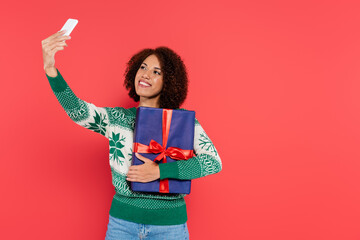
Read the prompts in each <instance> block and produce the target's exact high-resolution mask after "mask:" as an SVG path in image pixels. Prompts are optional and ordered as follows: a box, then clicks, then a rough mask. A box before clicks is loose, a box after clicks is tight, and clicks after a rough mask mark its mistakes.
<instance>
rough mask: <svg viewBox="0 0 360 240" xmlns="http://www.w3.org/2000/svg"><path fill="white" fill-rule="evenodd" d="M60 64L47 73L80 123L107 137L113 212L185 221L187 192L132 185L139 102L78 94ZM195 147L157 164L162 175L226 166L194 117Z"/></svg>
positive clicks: (134, 218) (151, 220)
mask: <svg viewBox="0 0 360 240" xmlns="http://www.w3.org/2000/svg"><path fill="white" fill-rule="evenodd" d="M56 70H57V74H58V75H57V76H56V77H50V76H48V75H47V74H45V75H46V77H47V79H48V81H49V83H50V86H51V89H52V90H53V92H54V94H55V96H56V98H57V100H58V101H59V103H60V104H61V106H62V107H63V109H64V110H65V112H66V113H67V115H68V116H69V117H70V119H71V120H73V121H74V122H75V123H76V124H78V125H80V126H82V127H85V128H87V129H89V130H91V131H94V132H97V133H99V134H101V135H103V136H104V137H106V138H107V139H108V140H109V163H110V169H111V174H112V184H113V185H114V187H115V192H116V193H115V195H114V197H113V200H112V204H111V208H110V212H109V214H110V215H111V216H113V217H116V218H121V219H124V220H127V221H131V222H136V223H142V224H152V225H174V224H183V223H185V222H186V221H187V213H186V204H185V200H184V196H185V195H186V194H170V193H144V192H134V191H132V190H131V189H130V182H129V181H127V180H126V175H127V172H128V170H129V167H130V166H131V161H132V147H133V137H134V125H135V117H136V108H135V107H133V108H128V109H126V108H122V107H97V106H95V105H94V104H92V103H89V102H85V101H84V100H81V99H80V98H78V97H77V96H76V95H75V94H74V92H73V91H72V90H71V89H70V87H69V86H68V84H67V83H66V82H65V80H64V78H63V77H62V75H61V74H60V72H59V70H58V69H56ZM194 153H195V154H196V156H194V157H192V158H190V159H188V160H181V161H176V162H172V163H163V164H159V169H160V179H165V178H173V179H187V180H189V179H195V178H200V177H204V176H207V175H209V174H214V173H217V172H219V171H221V169H222V163H221V160H220V157H219V154H218V152H217V150H216V148H215V146H214V145H213V143H212V141H211V140H210V138H209V137H208V135H207V134H206V133H205V131H204V129H203V128H202V127H201V125H200V123H199V122H198V120H197V119H196V118H195V132H194Z"/></svg>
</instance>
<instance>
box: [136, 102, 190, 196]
mask: <svg viewBox="0 0 360 240" xmlns="http://www.w3.org/2000/svg"><path fill="white" fill-rule="evenodd" d="M172 112H173V110H171V109H163V121H162V139H163V144H162V146H161V144H160V143H158V142H156V141H155V140H153V139H152V140H151V141H150V144H149V146H148V145H145V144H141V143H134V146H133V149H134V150H133V151H134V152H137V153H154V154H157V153H160V154H159V155H158V156H157V157H156V158H155V159H154V162H159V161H161V159H162V160H163V163H166V156H168V157H170V158H172V159H176V160H187V159H189V158H192V157H193V150H184V149H181V148H177V147H168V148H166V145H167V140H168V136H169V130H170V124H171V118H172ZM159 192H161V193H169V180H168V179H167V178H166V179H162V180H160V186H159Z"/></svg>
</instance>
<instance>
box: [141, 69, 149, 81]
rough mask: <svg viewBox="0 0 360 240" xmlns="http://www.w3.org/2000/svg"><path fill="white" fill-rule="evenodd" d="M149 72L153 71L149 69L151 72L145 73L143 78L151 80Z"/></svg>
mask: <svg viewBox="0 0 360 240" xmlns="http://www.w3.org/2000/svg"><path fill="white" fill-rule="evenodd" d="M149 71H151V70H150V69H149V70H147V71H145V72H144V73H143V75H142V77H143V78H148V79H149V78H150V77H149V76H150V74H149Z"/></svg>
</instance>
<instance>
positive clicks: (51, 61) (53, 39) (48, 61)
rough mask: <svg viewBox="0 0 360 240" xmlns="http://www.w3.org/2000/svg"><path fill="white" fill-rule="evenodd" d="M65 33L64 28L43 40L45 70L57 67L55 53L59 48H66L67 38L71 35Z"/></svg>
mask: <svg viewBox="0 0 360 240" xmlns="http://www.w3.org/2000/svg"><path fill="white" fill-rule="evenodd" d="M64 33H65V31H64V30H63V31H61V32H57V33H55V34H53V35H51V36H50V37H48V38H46V39H44V40H42V41H41V45H42V52H43V61H44V70H46V69H51V68H54V67H55V53H56V52H57V51H59V50H64V46H67V44H66V43H65V40H68V39H70V38H71V37H70V36H66V35H63V34H64Z"/></svg>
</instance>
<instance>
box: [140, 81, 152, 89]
mask: <svg viewBox="0 0 360 240" xmlns="http://www.w3.org/2000/svg"><path fill="white" fill-rule="evenodd" d="M140 82H144V83H146V84H149V85H150V86H144V85H142V84H140ZM138 86H139V87H142V88H148V87H151V84H150V83H148V82H147V81H145V80H143V79H140V80H139V82H138Z"/></svg>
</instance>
